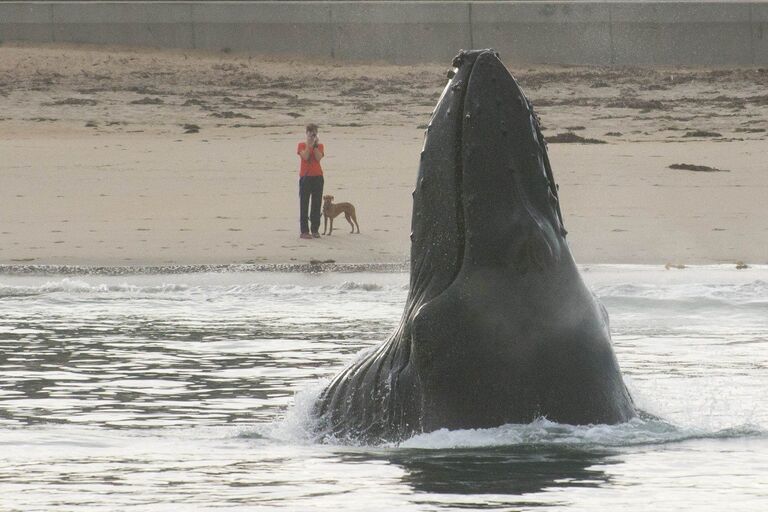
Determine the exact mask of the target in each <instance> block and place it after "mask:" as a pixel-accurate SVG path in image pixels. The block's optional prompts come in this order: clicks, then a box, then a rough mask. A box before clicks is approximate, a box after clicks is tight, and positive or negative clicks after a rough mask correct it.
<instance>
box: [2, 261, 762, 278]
mask: <svg viewBox="0 0 768 512" xmlns="http://www.w3.org/2000/svg"><path fill="white" fill-rule="evenodd" d="M576 267H577V268H578V269H579V270H580V271H581V272H589V271H590V270H591V269H595V268H626V269H641V270H651V269H655V270H661V269H664V270H668V271H673V272H674V271H685V270H686V269H696V270H701V269H708V268H709V269H717V270H721V269H733V270H749V269H754V270H758V271H763V270H768V264H751V263H743V262H736V263H715V264H699V265H697V264H690V265H676V264H675V265H673V264H668V263H667V264H651V263H577V264H576ZM205 273H210V274H234V273H249V274H250V273H275V274H278V273H283V274H327V273H335V274H353V273H374V274H397V273H410V264H409V263H296V264H281V263H275V264H236V263H233V264H221V265H157V266H113V267H110V266H96V265H94V266H90V265H0V277H2V276H10V277H19V276H65V277H68V276H110V277H119V276H150V275H184V274H205Z"/></svg>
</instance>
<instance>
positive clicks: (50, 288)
mask: <svg viewBox="0 0 768 512" xmlns="http://www.w3.org/2000/svg"><path fill="white" fill-rule="evenodd" d="M189 289H190V287H189V286H186V285H183V284H160V285H154V286H137V285H132V284H128V283H122V284H105V283H101V284H90V283H86V282H84V281H79V280H76V279H70V278H64V279H62V280H59V281H48V282H45V283H43V284H41V285H39V286H12V285H1V284H0V297H31V296H36V295H45V294H51V293H71V294H86V293H129V294H136V293H147V294H154V293H172V292H185V291H188V290H189Z"/></svg>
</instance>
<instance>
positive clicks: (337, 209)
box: [323, 196, 360, 236]
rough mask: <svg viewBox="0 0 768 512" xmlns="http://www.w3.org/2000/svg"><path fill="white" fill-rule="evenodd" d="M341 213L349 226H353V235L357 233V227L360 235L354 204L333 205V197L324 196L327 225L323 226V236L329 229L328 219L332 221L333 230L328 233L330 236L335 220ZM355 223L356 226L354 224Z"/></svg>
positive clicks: (324, 213)
mask: <svg viewBox="0 0 768 512" xmlns="http://www.w3.org/2000/svg"><path fill="white" fill-rule="evenodd" d="M340 213H343V214H344V218H345V219H347V222H349V225H350V226H352V233H354V232H355V226H357V232H358V233H360V226H359V225H358V224H357V215H355V207H354V206H353V205H352V203H337V204H333V196H323V216H324V217H325V224H324V225H323V234H325V231H326V230H327V229H328V219H331V229H330V231H328V235H329V236H330V234H331V233H333V219H335V218H336V217H338V215H339V214H340ZM353 221H354V224H352V222H353Z"/></svg>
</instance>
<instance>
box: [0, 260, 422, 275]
mask: <svg viewBox="0 0 768 512" xmlns="http://www.w3.org/2000/svg"><path fill="white" fill-rule="evenodd" d="M408 270H409V264H408V263H312V262H310V263H273V264H249V263H243V264H220V265H139V266H90V265H0V275H65V276H72V275H106V276H123V275H125V276H128V275H159V274H201V273H230V272H284V273H304V274H308V273H309V274H311V273H320V272H339V273H350V272H381V273H394V272H408Z"/></svg>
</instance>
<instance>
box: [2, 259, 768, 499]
mask: <svg viewBox="0 0 768 512" xmlns="http://www.w3.org/2000/svg"><path fill="white" fill-rule="evenodd" d="M582 271H583V275H584V278H585V280H586V281H587V282H588V284H589V285H590V286H591V287H592V288H593V290H594V291H595V293H596V294H597V295H598V296H600V297H601V298H602V300H603V302H604V303H605V305H606V307H607V308H608V311H609V312H610V315H611V329H612V333H613V339H614V346H615V351H616V354H617V357H618V360H619V362H620V364H621V367H622V370H623V373H624V376H625V378H626V380H627V383H628V386H629V389H630V390H631V392H632V394H633V396H634V398H635V400H636V402H638V404H639V405H640V406H641V408H643V409H644V410H646V411H648V412H650V413H652V414H654V415H656V416H657V417H658V419H635V420H633V421H631V422H629V423H626V424H622V425H614V426H606V425H590V426H571V425H561V424H556V423H552V422H550V421H548V420H547V419H546V418H541V419H539V420H537V421H535V422H533V423H531V424H526V425H504V426H500V427H498V428H493V429H486V430H463V431H447V430H441V431H437V432H431V433H427V434H422V435H418V436H416V437H414V438H412V439H409V440H407V441H405V442H403V443H401V444H399V445H392V444H387V445H381V446H361V445H354V444H352V445H350V444H344V443H331V444H327V443H326V444H321V443H318V442H317V441H316V440H315V439H313V437H312V434H311V422H312V419H311V416H310V415H309V412H310V409H311V405H312V403H313V400H314V398H315V397H316V396H317V394H318V393H319V391H320V390H321V389H322V385H323V383H324V382H327V380H328V379H329V378H331V377H332V376H333V375H334V374H335V373H336V372H338V371H339V370H340V369H341V368H342V367H343V366H344V365H345V364H346V363H348V362H349V361H351V360H352V359H353V358H354V357H355V354H357V353H358V352H359V351H361V350H363V349H366V348H368V347H371V346H372V345H374V344H376V343H378V342H380V341H381V340H383V339H385V338H386V337H387V335H388V334H389V333H390V331H391V330H392V329H393V328H394V327H395V326H396V324H397V323H398V321H399V318H400V314H401V312H402V308H403V303H404V300H405V297H406V294H407V282H408V276H407V275H406V274H400V273H395V274H392V273H389V274H387V273H335V274H330V273H329V274H317V275H314V274H291V273H285V274H279V273H234V272H232V273H207V274H175V275H151V276H150V275H138V276H121V277H109V276H97V275H92V276H78V277H63V276H23V277H17V276H11V275H0V510H3V511H25V512H29V511H84V510H99V511H101V510H104V511H115V510H152V511H154V510H169V511H170V510H174V511H176V510H269V509H282V510H298V511H305V510H320V511H324V510H333V511H341V510H355V511H358V510H381V511H384V510H387V511H389V510H419V511H421V510H547V511H548V510H584V511H587V510H589V511H594V510H675V511H687V510H690V511H694V510H695V511H697V512H699V511H702V510H707V511H708V510H728V511H747V510H749V511H752V510H754V511H765V510H768V267H765V266H763V267H752V268H749V269H745V270H735V269H733V267H732V266H731V267H725V266H722V267H721V266H709V267H693V268H688V269H685V270H664V269H663V268H658V267H642V266H588V267H583V268H582Z"/></svg>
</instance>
